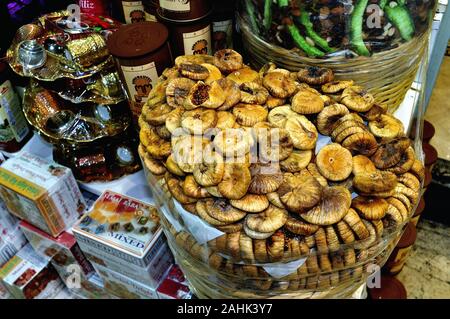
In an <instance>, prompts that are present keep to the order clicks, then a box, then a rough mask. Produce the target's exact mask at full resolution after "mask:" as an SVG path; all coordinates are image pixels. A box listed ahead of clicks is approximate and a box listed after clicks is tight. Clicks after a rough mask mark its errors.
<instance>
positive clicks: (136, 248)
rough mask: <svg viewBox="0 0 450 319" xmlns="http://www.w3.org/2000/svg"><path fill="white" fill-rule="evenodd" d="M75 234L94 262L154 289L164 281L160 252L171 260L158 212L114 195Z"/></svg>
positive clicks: (98, 205) (100, 203)
mask: <svg viewBox="0 0 450 319" xmlns="http://www.w3.org/2000/svg"><path fill="white" fill-rule="evenodd" d="M73 233H74V235H75V237H76V239H77V242H78V244H79V245H80V248H81V250H82V251H83V252H84V254H85V255H86V257H87V258H88V259H89V260H90V261H91V262H93V263H95V264H98V265H100V266H103V267H106V268H108V269H111V270H113V271H115V272H119V273H121V274H123V275H125V276H127V277H130V278H133V279H134V280H137V281H139V282H142V283H145V284H146V285H149V286H152V287H157V286H158V284H159V282H160V281H161V278H160V267H161V266H160V264H159V263H158V262H157V258H156V257H157V255H158V254H159V252H160V251H161V250H163V249H164V251H166V252H167V254H166V255H168V256H166V255H164V256H165V259H167V260H171V259H172V256H171V254H170V251H169V249H168V247H167V244H166V240H165V237H164V236H163V234H162V230H161V226H160V225H159V216H158V212H157V210H156V208H155V207H153V206H150V205H148V204H146V203H143V202H141V201H138V200H136V199H133V198H130V197H127V196H124V195H121V194H117V193H114V192H112V191H105V192H104V193H103V194H102V196H100V198H99V199H98V200H97V201H96V203H95V204H94V207H93V208H92V210H91V211H90V212H89V213H88V214H86V215H85V216H84V217H83V218H82V219H81V220H80V221H79V222H78V223H77V224H76V225H75V226H74V227H73ZM169 266H170V265H169ZM168 268H169V267H167V268H166V270H167V269H168Z"/></svg>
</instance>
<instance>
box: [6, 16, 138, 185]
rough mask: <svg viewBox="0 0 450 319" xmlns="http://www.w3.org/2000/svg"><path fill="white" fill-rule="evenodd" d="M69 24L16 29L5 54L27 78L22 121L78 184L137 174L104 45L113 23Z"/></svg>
mask: <svg viewBox="0 0 450 319" xmlns="http://www.w3.org/2000/svg"><path fill="white" fill-rule="evenodd" d="M68 17H69V15H68V13H67V12H64V11H62V12H54V13H50V14H46V15H44V16H41V17H39V19H38V20H37V21H35V22H34V23H31V24H27V25H24V26H22V27H21V28H20V29H19V30H18V31H17V33H16V35H15V37H14V39H13V42H12V44H11V47H10V48H9V50H8V52H7V59H8V63H9V65H10V66H11V68H12V69H13V70H14V71H15V72H16V73H17V74H19V75H21V76H25V77H29V78H31V80H30V84H29V85H28V87H27V88H26V90H25V94H24V99H23V102H24V103H23V110H24V113H25V117H26V119H27V120H28V122H29V123H30V124H31V125H32V126H33V127H34V128H35V129H36V130H37V131H38V133H39V134H40V135H41V136H42V137H44V139H46V140H47V141H48V142H50V143H51V144H53V145H54V154H55V156H54V158H55V160H56V161H58V162H59V163H61V164H63V165H67V166H69V167H70V168H72V169H73V171H74V175H75V177H76V178H77V179H78V180H81V181H85V182H89V181H92V180H102V181H105V180H106V181H108V180H113V179H116V178H118V177H121V176H123V175H125V174H130V173H133V172H136V171H137V170H139V169H140V164H139V161H138V160H137V154H136V151H135V150H136V139H135V137H134V136H133V135H134V132H133V130H132V128H131V114H130V110H129V106H128V105H127V102H126V97H127V95H126V94H125V91H124V89H123V86H122V82H121V80H120V76H119V74H118V73H117V71H116V66H115V63H114V58H113V57H112V56H111V55H110V54H109V51H108V48H107V44H106V39H105V37H108V36H109V35H110V34H111V33H112V32H113V31H114V30H116V29H117V28H118V27H119V26H120V23H118V22H117V21H114V20H112V19H110V18H108V17H105V16H96V15H93V14H87V13H82V14H81V20H80V21H79V22H78V23H75V22H73V21H71V20H70V19H69V18H68ZM133 139H134V141H135V143H134V145H133ZM73 150H78V152H77V153H78V154H76V155H75V154H74V153H73V152H72V151H73ZM80 153H83V155H81V154H80ZM76 157H78V158H76ZM95 169H99V170H98V171H97V172H92V171H93V170H95Z"/></svg>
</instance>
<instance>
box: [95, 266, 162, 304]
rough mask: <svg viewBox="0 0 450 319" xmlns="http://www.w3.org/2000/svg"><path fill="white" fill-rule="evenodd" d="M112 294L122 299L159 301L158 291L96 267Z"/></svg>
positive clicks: (109, 270) (106, 269)
mask: <svg viewBox="0 0 450 319" xmlns="http://www.w3.org/2000/svg"><path fill="white" fill-rule="evenodd" d="M94 267H95V269H96V270H97V272H98V273H99V275H100V276H101V277H102V280H103V284H104V287H105V289H106V291H108V292H109V293H110V294H112V295H115V296H116V297H118V298H121V299H158V294H157V293H156V289H155V288H153V287H150V286H146V285H144V284H142V283H140V282H138V281H136V280H133V279H131V278H129V277H126V276H124V275H122V274H121V273H118V272H115V271H113V270H111V269H108V268H106V267H103V266H100V265H94Z"/></svg>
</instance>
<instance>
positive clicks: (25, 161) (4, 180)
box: [0, 152, 86, 236]
mask: <svg viewBox="0 0 450 319" xmlns="http://www.w3.org/2000/svg"><path fill="white" fill-rule="evenodd" d="M0 196H1V197H2V198H3V200H4V201H5V204H6V206H7V207H8V209H9V211H10V212H11V213H12V214H14V215H16V216H17V217H19V218H20V219H23V220H26V221H27V222H29V223H30V224H32V225H34V226H36V227H37V228H39V229H41V230H42V231H44V232H46V233H48V234H50V235H52V236H57V235H59V234H60V233H61V232H63V231H64V230H65V229H68V228H70V227H72V225H73V224H74V223H75V222H76V221H77V219H78V218H79V217H80V214H82V213H83V212H84V210H85V208H86V203H85V201H84V198H83V196H82V195H81V192H80V189H79V188H78V184H77V182H76V180H75V178H74V177H73V174H72V171H71V170H70V169H69V168H67V167H64V166H61V165H59V164H57V163H54V162H51V161H48V160H46V159H43V158H41V157H39V156H36V155H34V154H31V153H28V152H23V153H21V154H20V155H18V156H16V157H13V158H10V159H8V160H7V161H6V162H4V163H3V164H2V165H1V166H0Z"/></svg>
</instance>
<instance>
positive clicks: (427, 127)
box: [422, 120, 436, 141]
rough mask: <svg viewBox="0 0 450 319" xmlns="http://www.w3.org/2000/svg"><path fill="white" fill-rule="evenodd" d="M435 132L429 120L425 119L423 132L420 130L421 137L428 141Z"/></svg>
mask: <svg viewBox="0 0 450 319" xmlns="http://www.w3.org/2000/svg"><path fill="white" fill-rule="evenodd" d="M435 133H436V130H435V128H434V126H433V124H431V123H430V122H428V121H427V120H425V121H423V132H422V138H423V140H424V141H429V140H431V139H432V138H433V136H434V134H435Z"/></svg>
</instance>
